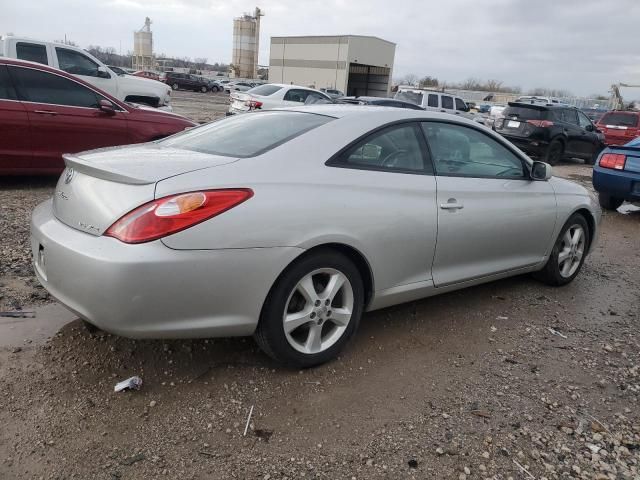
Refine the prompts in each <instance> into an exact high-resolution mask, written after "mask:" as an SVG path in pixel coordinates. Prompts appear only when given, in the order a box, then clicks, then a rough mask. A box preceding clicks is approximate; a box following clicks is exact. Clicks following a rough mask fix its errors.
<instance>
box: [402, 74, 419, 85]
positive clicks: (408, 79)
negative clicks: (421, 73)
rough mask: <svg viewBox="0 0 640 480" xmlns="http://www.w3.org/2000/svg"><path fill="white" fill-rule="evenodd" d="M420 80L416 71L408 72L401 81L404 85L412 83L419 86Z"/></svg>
mask: <svg viewBox="0 0 640 480" xmlns="http://www.w3.org/2000/svg"><path fill="white" fill-rule="evenodd" d="M418 80H419V78H418V76H417V75H416V74H415V73H408V74H406V75H405V76H404V77H402V78H401V79H400V83H402V84H403V85H411V86H415V87H417V86H418Z"/></svg>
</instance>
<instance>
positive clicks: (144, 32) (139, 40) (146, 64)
mask: <svg viewBox="0 0 640 480" xmlns="http://www.w3.org/2000/svg"><path fill="white" fill-rule="evenodd" d="M131 67H132V68H133V69H134V70H153V69H154V67H155V65H154V60H153V33H151V19H150V18H149V17H146V18H145V20H144V26H143V27H142V28H141V29H140V30H138V31H137V32H134V33H133V58H132V65H131Z"/></svg>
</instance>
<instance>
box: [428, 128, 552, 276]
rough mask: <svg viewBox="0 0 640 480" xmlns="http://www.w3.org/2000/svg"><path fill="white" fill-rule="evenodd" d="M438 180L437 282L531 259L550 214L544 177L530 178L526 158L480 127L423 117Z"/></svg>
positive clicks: (539, 256)
mask: <svg viewBox="0 0 640 480" xmlns="http://www.w3.org/2000/svg"><path fill="white" fill-rule="evenodd" d="M422 129H423V131H424V133H425V136H426V138H427V142H428V144H429V149H430V151H431V157H432V159H433V164H434V168H435V174H436V182H437V185H438V193H437V204H438V238H437V244H436V252H435V256H434V261H433V267H432V273H433V280H434V284H435V286H436V287H441V286H446V285H451V284H455V283H461V282H465V281H469V280H474V279H477V278H482V277H486V276H490V275H493V274H497V273H502V272H507V271H511V270H517V269H519V268H523V267H527V266H531V265H535V264H537V263H539V262H541V261H542V260H543V258H544V255H545V252H546V249H547V247H548V246H549V242H550V241H551V236H552V234H553V230H554V227H555V222H556V199H555V194H554V191H553V188H552V187H551V185H550V184H549V183H548V182H543V181H532V180H531V179H530V178H529V173H528V170H527V168H526V166H525V164H524V161H523V160H522V159H521V158H520V157H519V156H517V155H516V154H515V153H514V152H512V151H511V150H510V149H509V148H507V147H506V146H505V145H504V144H502V143H501V142H499V141H497V140H496V139H494V138H491V137H490V136H489V135H487V134H486V133H484V132H481V131H480V130H479V129H475V128H471V127H466V126H462V125H455V124H451V123H444V122H443V123H440V122H422Z"/></svg>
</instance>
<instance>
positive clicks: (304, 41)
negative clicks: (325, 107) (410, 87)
mask: <svg viewBox="0 0 640 480" xmlns="http://www.w3.org/2000/svg"><path fill="white" fill-rule="evenodd" d="M395 53H396V44H395V43H393V42H388V41H386V40H382V39H381V38H378V37H368V36H360V35H339V36H313V37H271V51H270V53H269V81H270V82H271V83H289V84H294V85H301V86H313V87H315V88H332V89H333V88H335V89H336V90H340V91H342V92H344V93H345V94H346V95H356V96H361V95H367V96H372V97H386V96H387V95H388V94H389V89H390V88H391V75H392V73H393V60H394V57H395Z"/></svg>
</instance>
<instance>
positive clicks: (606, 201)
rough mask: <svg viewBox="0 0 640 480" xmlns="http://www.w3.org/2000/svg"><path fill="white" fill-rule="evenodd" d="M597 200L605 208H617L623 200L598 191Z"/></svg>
mask: <svg viewBox="0 0 640 480" xmlns="http://www.w3.org/2000/svg"><path fill="white" fill-rule="evenodd" d="M598 202H599V203H600V206H601V207H602V208H604V209H605V210H617V209H618V207H620V205H622V203H623V202H624V199H623V198H618V197H613V196H611V195H609V194H608V193H601V192H598Z"/></svg>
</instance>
